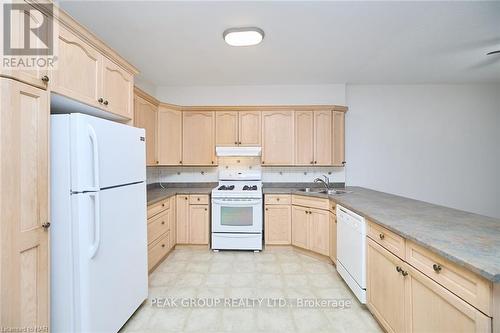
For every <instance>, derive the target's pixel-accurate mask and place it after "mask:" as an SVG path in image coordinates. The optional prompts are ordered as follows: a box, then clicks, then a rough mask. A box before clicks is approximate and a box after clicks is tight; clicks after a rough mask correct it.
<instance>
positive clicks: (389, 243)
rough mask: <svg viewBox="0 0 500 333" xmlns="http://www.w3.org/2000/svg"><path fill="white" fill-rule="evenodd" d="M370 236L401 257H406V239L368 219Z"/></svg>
mask: <svg viewBox="0 0 500 333" xmlns="http://www.w3.org/2000/svg"><path fill="white" fill-rule="evenodd" d="M367 234H368V237H370V238H371V239H373V240H374V241H375V242H377V243H379V244H380V245H382V246H383V247H385V248H386V249H387V250H389V251H390V252H392V254H395V255H396V256H398V257H399V258H401V259H403V260H404V258H405V239H404V238H403V237H401V236H399V235H397V234H395V233H394V232H392V231H390V230H387V229H386V228H384V227H382V226H380V225H378V224H376V223H373V222H372V221H369V220H368V231H367Z"/></svg>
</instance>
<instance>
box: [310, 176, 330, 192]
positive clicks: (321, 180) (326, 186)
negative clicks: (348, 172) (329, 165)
mask: <svg viewBox="0 0 500 333" xmlns="http://www.w3.org/2000/svg"><path fill="white" fill-rule="evenodd" d="M323 178H324V179H321V178H316V179H315V180H314V182H315V183H322V184H323V185H324V186H325V190H326V191H329V190H330V179H329V178H328V177H327V176H326V175H323Z"/></svg>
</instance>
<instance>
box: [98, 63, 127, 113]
mask: <svg viewBox="0 0 500 333" xmlns="http://www.w3.org/2000/svg"><path fill="white" fill-rule="evenodd" d="M102 59H103V61H102V81H101V82H102V83H101V84H102V89H101V91H102V92H101V97H102V98H103V99H104V102H103V105H104V109H105V110H106V111H110V112H112V113H115V114H117V115H120V116H123V117H125V118H128V119H132V117H133V102H134V76H133V75H132V74H130V73H129V72H127V71H125V70H124V69H123V68H121V67H120V66H118V65H117V64H115V63H114V62H112V61H111V60H109V59H108V58H106V57H102Z"/></svg>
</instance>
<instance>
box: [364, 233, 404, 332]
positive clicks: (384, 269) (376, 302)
mask: <svg viewBox="0 0 500 333" xmlns="http://www.w3.org/2000/svg"><path fill="white" fill-rule="evenodd" d="M402 266H403V262H402V261H401V260H400V259H399V258H398V257H396V256H395V255H393V254H391V253H390V252H389V251H387V250H386V249H384V248H382V247H381V246H380V245H378V244H377V243H375V242H374V241H373V240H371V239H370V238H367V258H366V268H367V270H366V291H367V306H368V308H369V309H370V311H371V312H372V313H373V315H374V316H375V317H376V318H377V319H378V321H379V322H380V323H381V324H382V326H383V327H384V328H385V330H386V331H387V332H391V333H392V332H394V333H398V332H404V331H405V310H404V307H405V277H404V276H403V275H402V274H401V271H400V270H398V267H399V268H400V269H401V267H402Z"/></svg>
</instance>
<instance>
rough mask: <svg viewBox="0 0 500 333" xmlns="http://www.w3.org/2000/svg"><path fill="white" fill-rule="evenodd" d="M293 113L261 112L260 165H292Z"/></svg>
mask: <svg viewBox="0 0 500 333" xmlns="http://www.w3.org/2000/svg"><path fill="white" fill-rule="evenodd" d="M294 141H295V139H294V111H286V110H285V111H281V110H280V111H263V112H262V164H263V165H293V164H294V150H295V149H294Z"/></svg>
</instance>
